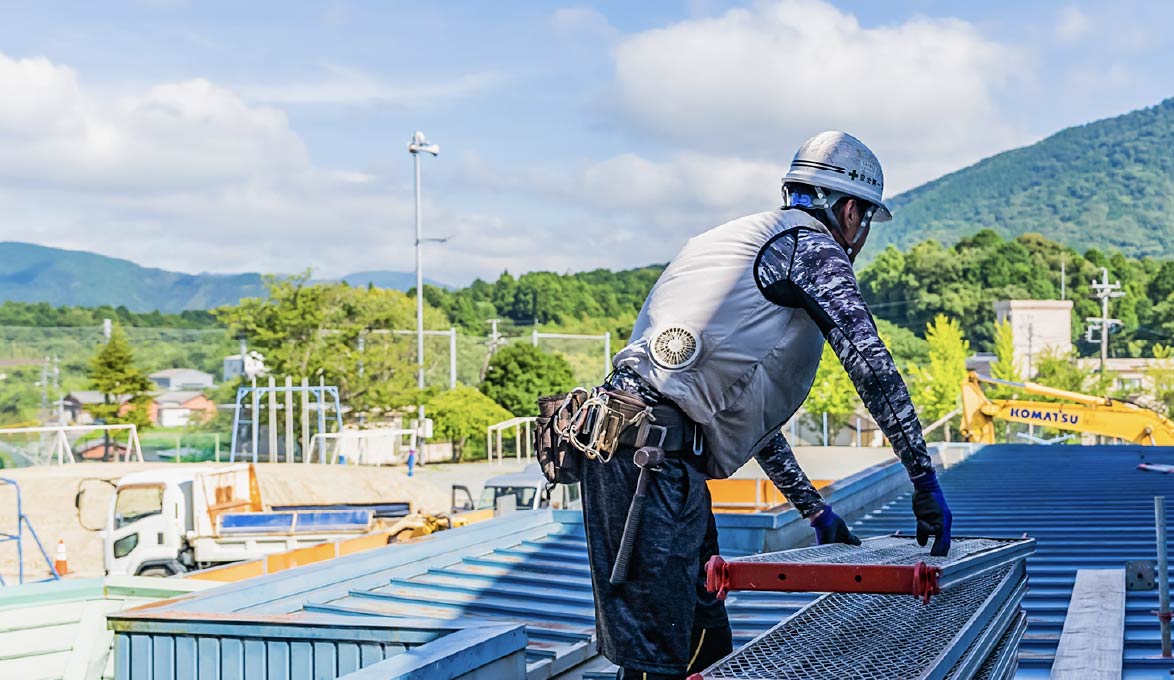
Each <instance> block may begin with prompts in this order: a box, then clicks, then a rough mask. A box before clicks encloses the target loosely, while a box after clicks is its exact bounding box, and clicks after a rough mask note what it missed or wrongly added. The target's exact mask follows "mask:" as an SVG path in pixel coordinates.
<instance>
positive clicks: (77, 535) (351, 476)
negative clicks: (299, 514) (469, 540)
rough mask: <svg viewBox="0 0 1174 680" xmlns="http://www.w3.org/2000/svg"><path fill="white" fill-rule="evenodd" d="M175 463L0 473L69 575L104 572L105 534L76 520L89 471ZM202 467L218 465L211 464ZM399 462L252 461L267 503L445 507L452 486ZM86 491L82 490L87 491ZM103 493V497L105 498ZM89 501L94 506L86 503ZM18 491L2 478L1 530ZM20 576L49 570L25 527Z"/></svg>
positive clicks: (108, 473) (11, 548) (7, 567)
mask: <svg viewBox="0 0 1174 680" xmlns="http://www.w3.org/2000/svg"><path fill="white" fill-rule="evenodd" d="M176 467H177V464H175V463H77V464H73V465H55V466H44V467H28V468H8V469H0V477H6V478H8V479H12V480H14V481H15V482H16V483H17V484H19V485H20V491H21V502H22V504H23V510H24V513H25V514H26V515H27V516H28V518H29V521H30V523H31V524H32V526H33V528H34V529H35V530H36V532H37V535H38V536H39V537H40V539H41V543H42V544H44V546H45V550H46V551H48V553H49V558H50V559H53V556H54V553H55V551H56V548H57V541H58V540H59V539H60V540H64V541H65V546H66V549H67V550H68V554H69V568H70V570H71V571H72V575H73V576H76V577H79V578H87V577H93V576H101V575H102V573H103V572H102V539H101V537H100V536H99V535H98V534H97V533H96V532H91V531H87V530H86V529H84V528H82V526H81V525H80V524H79V523H78V519H77V513H76V511H75V509H74V495H75V494H76V492H77V486H78V482H79V481H80V480H81V479H84V478H87V477H99V478H104V479H112V480H116V479H118V478H119V477H121V476H122V475H125V474H127V473H130V472H138V471H140V470H149V469H154V468H165V469H175V468H176ZM206 467H216V465H215V464H212V463H209V464H207V465H206ZM402 470H403V468H385V467H361V468H360V467H357V466H342V465H317V464H313V465H303V464H300V463H292V464H291V463H268V464H260V465H258V466H257V478H258V481H259V483H260V485H261V497H262V499H263V500H264V502H265V503H266V504H267V505H282V504H295V503H347V502H350V503H363V502H377V501H410V502H411V503H412V507H413V508H415V509H420V510H423V511H425V512H441V511H444V510H448V507H449V491H448V489H447V487H444V488H438V487H437V486H436V485H435V484H433V483H431V482H429V481H427V480H425V479H422V478H421V477H420V476H417V477H411V478H409V477H408V476H407V475H405V474H404V472H403V471H402ZM89 493H90V492H89V491H87V496H88V495H89ZM107 498H108V497H107ZM107 498H89V497H87V500H86V510H87V512H86V517H85V520H86V521H87V522H97V521H99V520H98V519H97V517H98V515H99V512H98V511H97V510H98V508H100V507H103V509H104V505H105V503H106V502H107ZM91 503H92V505H91ZM15 504H16V497H15V494H14V493H13V490H12V487H11V486H8V485H2V484H0V532H5V533H15V530H16V521H15V515H16V512H15ZM24 567H25V579H26V580H28V579H38V578H43V577H45V576H47V575H48V568H47V566H46V565H45V561H44V559H43V558H42V557H41V555H40V552H39V551H38V550H37V548H36V544H35V543H34V542H33V540H32V538H31V537H30V536H29V535H28V533H27V531H26V533H25V541H24ZM0 574H2V575H3V577H4V579H5V581H6V582H8V583H15V582H16V577H17V550H16V544H15V542H5V543H0Z"/></svg>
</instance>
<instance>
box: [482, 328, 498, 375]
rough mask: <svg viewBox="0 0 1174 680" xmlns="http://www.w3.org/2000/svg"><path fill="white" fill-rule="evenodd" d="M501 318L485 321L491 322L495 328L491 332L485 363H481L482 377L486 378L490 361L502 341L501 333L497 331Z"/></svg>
mask: <svg viewBox="0 0 1174 680" xmlns="http://www.w3.org/2000/svg"><path fill="white" fill-rule="evenodd" d="M500 322H501V319H488V320H486V322H485V323H487V324H489V325H490V327H492V329H493V330H491V331H490V332H489V342H488V343H487V344H488V351H487V352H485V363H484V364H482V365H481V379H482V380H484V379H485V376H486V374H488V373H489V362H490V360H491V359H493V355H494V353H495V352H497V346H498V344H500V343H501V333H498V332H497V324H498V323H500Z"/></svg>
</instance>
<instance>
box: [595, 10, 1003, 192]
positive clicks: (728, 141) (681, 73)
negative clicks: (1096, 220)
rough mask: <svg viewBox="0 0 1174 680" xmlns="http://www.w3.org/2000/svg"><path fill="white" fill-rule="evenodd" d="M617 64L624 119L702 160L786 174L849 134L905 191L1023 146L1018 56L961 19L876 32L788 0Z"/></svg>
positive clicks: (636, 44)
mask: <svg viewBox="0 0 1174 680" xmlns="http://www.w3.org/2000/svg"><path fill="white" fill-rule="evenodd" d="M614 55H615V71H616V76H615V80H616V82H615V97H616V99H617V101H618V110H619V113H620V114H621V115H622V116H623V117H625V118H626V119H628V120H630V121H631V122H632V123H633V124H634V125H636V126H637V127H638V128H639V129H640V130H641V131H643V132H644V133H646V134H651V135H656V136H658V137H662V138H665V139H667V140H670V141H672V142H674V143H677V144H681V145H685V146H688V147H690V148H692V149H694V150H697V151H704V152H708V153H715V154H722V155H724V154H729V153H730V151H731V150H736V151H737V153H738V154H740V155H743V156H748V157H757V158H771V159H778V160H783V161H787V160H789V158H790V154H791V153H793V151H794V148H795V147H796V146H797V145H798V144H799V143H800V142H802V140H803V139H805V138H806V137H808V136H810V135H811V134H813V133H815V132H818V131H819V130H823V129H829V128H833V129H836V128H838V129H844V130H847V131H849V132H852V133H853V134H855V135H857V136H859V137H860V138H862V139H863V140H864V141H865V142H866V143H868V144H870V145H871V146H873V148H874V149H875V150H876V151H877V153H878V155H879V156H880V157H881V160H882V162H883V163H884V164H885V169H886V178H887V180H888V186H889V187H890V188H891V189H896V190H899V189H904V188H909V187H911V186H914V185H916V184H917V183H920V182H922V181H925V180H928V179H932V178H933V177H934V176H936V175H938V174H941V173H942V172H945V171H948V170H953V169H956V168H958V167H959V166H961V165H964V164H965V163H967V162H973V161H975V160H977V159H979V158H981V157H983V156H985V155H988V154H990V153H992V152H995V151H998V150H1002V149H1004V148H1007V147H1008V146H1010V145H1012V144H1013V143H1015V142H1017V141H1021V140H1022V139H1023V137H1022V135H1020V134H1019V133H1018V132H1017V131H1016V130H1015V129H1013V128H1012V127H1011V126H1010V125H1009V124H1008V123H1007V122H1006V121H1005V120H1004V119H1003V117H1002V115H1001V113H1000V110H999V107H998V105H997V102H996V94H997V93H998V92H999V90H1000V89H1001V88H1002V87H1003V86H1004V85H1005V84H1006V83H1007V82H1008V81H1009V80H1010V79H1011V78H1012V77H1014V76H1015V74H1016V70H1017V68H1018V66H1019V65H1020V62H1021V56H1020V55H1019V53H1018V52H1017V51H1016V50H1014V49H1012V48H1010V47H1008V46H1005V45H1001V44H999V43H997V42H994V41H992V40H990V39H988V38H986V37H984V36H983V35H982V34H981V33H980V32H979V31H978V30H977V29H976V28H975V27H974V26H972V25H971V24H969V23H966V22H964V21H961V20H957V19H934V18H926V17H914V18H911V19H909V20H907V21H905V22H904V23H901V24H894V25H885V26H879V27H867V28H866V27H862V26H861V25H860V24H859V22H858V21H857V19H856V18H855V17H854V16H853V15H851V14H848V13H845V12H842V11H840V10H838V9H836V8H835V7H833V6H831V5H830V4H827V3H825V2H821V1H820V0H782V1H780V2H771V3H759V4H756V5H754V6H753V7H752V8H750V9H734V10H730V11H728V12H726V13H725V14H723V15H721V16H719V17H716V18H700V19H693V20H688V21H683V22H680V23H677V24H673V25H671V26H668V27H666V28H662V29H655V30H649V31H645V32H642V33H638V34H635V35H632V36H628V37H625V38H623V39H622V40H621V41H620V42H619V44H618V45H617V46H616V48H615V51H614ZM910 170H912V171H910ZM887 193H889V194H891V193H893V191H889V192H887Z"/></svg>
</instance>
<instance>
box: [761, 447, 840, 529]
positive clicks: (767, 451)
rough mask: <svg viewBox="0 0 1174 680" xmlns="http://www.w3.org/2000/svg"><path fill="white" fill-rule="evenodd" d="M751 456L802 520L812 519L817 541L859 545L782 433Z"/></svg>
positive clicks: (810, 520)
mask: <svg viewBox="0 0 1174 680" xmlns="http://www.w3.org/2000/svg"><path fill="white" fill-rule="evenodd" d="M754 457H755V458H756V459H757V460H758V464H759V465H761V466H762V469H763V471H764V472H766V476H767V477H769V478H770V481H772V482H774V485H775V486H776V487H778V490H779V491H781V492H782V494H783V495H784V496H786V497H787V501H789V502H790V503H791V505H793V506H795V509H796V510H798V511H799V514H800V515H802V516H803V517H804V519H806V520H807V521H809V522H811V527H812V528H813V529H815V540H816V542H817V543H820V544H823V543H851V544H852V545H860V539H859V538H856V537H855V536H853V535H852V532H851V531H849V530H848V525H847V524H845V523H844V520H843V519H841V518H840V516H839V515H837V514H836V513H835V512H834V511H833V510H832V506H831V505H830V504H828V503H825V502H824V500H823V497H822V496H820V495H819V491H817V490H816V489H815V485H814V484H812V483H811V480H810V479H808V478H807V474H806V473H804V472H803V468H801V467H799V461H798V460H796V459H795V452H794V451H792V450H791V445H790V444H788V443H787V439H786V437H784V436H783V433H782V432H778V433H776V434H775V436H774V437H773V438H771V440H770V441H769V442H767V444H766V446H764V447H762V450H760V451H759V452H758V453H756V454H755V455H754Z"/></svg>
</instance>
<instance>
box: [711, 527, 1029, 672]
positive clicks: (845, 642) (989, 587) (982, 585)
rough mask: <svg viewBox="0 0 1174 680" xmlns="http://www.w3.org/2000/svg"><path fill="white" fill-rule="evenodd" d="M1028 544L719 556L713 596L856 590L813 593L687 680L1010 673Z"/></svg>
mask: <svg viewBox="0 0 1174 680" xmlns="http://www.w3.org/2000/svg"><path fill="white" fill-rule="evenodd" d="M1033 547H1034V541H1033V540H1031V539H1026V538H1025V539H987V538H960V539H955V541H954V544H953V547H952V549H951V552H950V556H949V557H946V558H935V557H931V556H929V555H928V551H927V549H925V548H921V547H920V546H918V545H917V544H916V542H915V541H914V540H913V539H912V537H906V536H889V537H882V538H875V539H869V540H866V541H865V542H864V545H862V546H860V547H853V546H846V545H827V546H814V547H811V548H801V549H798V550H787V551H782V552H777V553H768V554H762V555H753V556H750V557H746V558H741V559H736V560H732V561H730V562H726V563H721V562H720V561H715V564H713V565H711V568H710V587H711V589H714V590H724V589H733V590H737V589H739V588H741V589H753V590H789V589H792V587H793V586H792V585H790V584H789V583H788V581H792V582H793V581H795V580H796V577H799V580H801V581H802V582H803V583H804V584H805V585H804V586H803V587H809V586H808V585H806V584H809V583H810V582H811V580H812V579H813V578H815V579H816V580H820V579H819V578H818V574H823V579H822V580H823V582H825V583H827V584H829V585H828V587H827V588H826V589H825V590H829V591H832V590H836V591H843V590H844V588H843V586H842V585H841V584H844V583H848V584H851V585H849V589H851V590H852V592H831V593H829V594H828V595H824V596H823V597H820V598H819V599H817V600H815V601H814V602H812V603H811V604H809V605H808V606H806V607H804V608H803V609H801V610H800V611H798V612H797V613H795V614H794V615H793V616H791V617H790V618H788V619H786V620H785V621H783V622H782V623H780V624H779V625H777V626H775V627H774V628H772V629H770V630H768V631H767V632H765V633H763V634H762V635H760V636H759V637H757V638H755V639H754V640H753V641H751V642H750V643H749V644H747V645H745V646H744V647H742V648H741V649H739V650H737V651H735V652H734V653H733V654H731V655H729V656H728V657H726V658H725V659H722V660H721V661H719V662H718V663H717V664H715V665H714V666H712V667H710V668H709V669H707V670H705V671H703V672H702V673H700V674H697V675H695V676H693V679H694V680H701V679H704V680H734V679H738V680H741V679H745V678H757V679H767V678H769V679H771V680H786V679H790V678H802V679H804V680H811V679H818V678H829V679H830V678H835V679H836V680H840V679H844V678H862V679H872V678H935V679H947V678H972V677H973V678H983V679H986V678H990V679H992V680H993V679H1000V678H1010V677H1011V676H1012V675H1013V674H1014V672H1015V668H1016V661H1015V659H1016V654H1017V652H1018V649H1019V641H1020V640H1021V639H1022V637H1023V633H1024V630H1025V629H1026V617H1025V616H1024V614H1023V612H1022V610H1021V608H1020V603H1021V601H1022V599H1023V594H1024V592H1025V591H1026V589H1027V572H1026V565H1025V559H1026V557H1027V555H1029V554H1030V553H1031V552H1032V550H1033ZM878 567H893V569H888V570H885V569H878ZM914 570H916V572H917V574H918V577H917V579H916V580H913V579H910V578H909V574H911V573H912V572H913V571H914ZM904 572H909V573H908V574H906V573H904ZM813 574H814V575H815V576H813ZM925 574H928V576H924V575H925ZM909 581H912V583H911V584H910V585H909V586H908V587H907V586H906V585H903V584H905V583H906V582H909ZM906 588H907V589H906ZM902 591H904V592H907V593H908V594H907V595H895V594H892V593H894V592H902ZM915 594H916V595H917V597H913V595H915ZM927 598H928V601H926V600H927Z"/></svg>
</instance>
